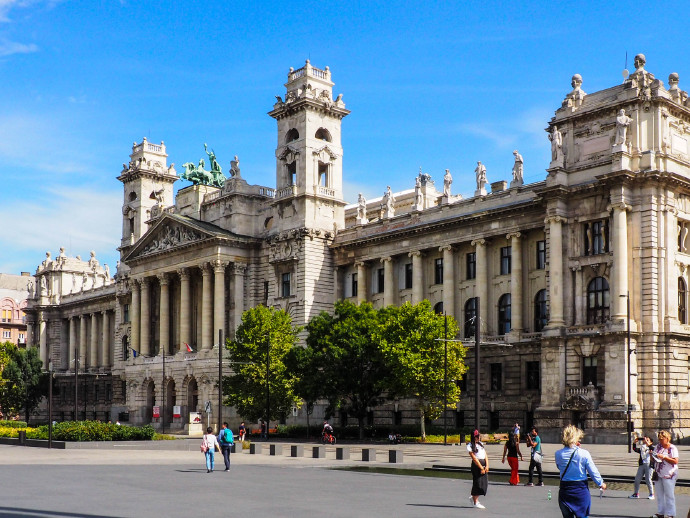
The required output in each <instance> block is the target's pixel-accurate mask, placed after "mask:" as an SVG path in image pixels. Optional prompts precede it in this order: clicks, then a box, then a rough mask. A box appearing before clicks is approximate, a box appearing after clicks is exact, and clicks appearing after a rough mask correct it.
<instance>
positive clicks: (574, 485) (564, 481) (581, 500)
mask: <svg viewBox="0 0 690 518" xmlns="http://www.w3.org/2000/svg"><path fill="white" fill-rule="evenodd" d="M584 435H585V434H584V432H583V431H582V430H580V429H579V428H577V427H576V426H573V425H568V426H566V427H565V429H564V430H563V440H562V442H563V446H564V448H562V449H560V450H558V451H557V452H556V455H555V457H556V467H557V468H558V471H559V472H560V475H561V484H560V488H559V490H558V506H559V507H560V508H561V514H562V515H563V518H587V517H588V516H589V508H590V506H591V504H592V497H591V495H590V494H589V486H588V484H587V475H589V476H590V477H592V480H594V482H595V483H596V485H597V486H599V488H600V489H602V490H604V489H606V484H605V483H604V480H603V479H602V478H601V475H600V474H599V470H598V469H597V467H596V466H595V465H594V461H593V460H592V456H591V455H590V453H589V452H588V451H587V450H584V449H582V448H580V441H581V440H582V437H583V436H584Z"/></svg>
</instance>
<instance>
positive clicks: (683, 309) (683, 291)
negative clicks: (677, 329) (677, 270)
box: [678, 277, 688, 324]
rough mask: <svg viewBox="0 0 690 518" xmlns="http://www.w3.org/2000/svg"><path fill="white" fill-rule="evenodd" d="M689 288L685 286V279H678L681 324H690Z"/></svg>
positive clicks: (679, 318)
mask: <svg viewBox="0 0 690 518" xmlns="http://www.w3.org/2000/svg"><path fill="white" fill-rule="evenodd" d="M687 296H688V287H687V286H686V284H685V279H683V278H682V277H678V320H679V321H680V323H681V324H687V323H688V311H687V302H686V301H687V300H688V297H687Z"/></svg>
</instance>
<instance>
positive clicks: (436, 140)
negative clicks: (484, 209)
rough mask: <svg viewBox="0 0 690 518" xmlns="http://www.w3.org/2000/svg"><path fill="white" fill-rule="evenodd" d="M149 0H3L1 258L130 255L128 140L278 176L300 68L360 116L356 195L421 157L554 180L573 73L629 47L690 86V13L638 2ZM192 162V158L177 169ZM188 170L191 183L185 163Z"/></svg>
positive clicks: (355, 129) (615, 75)
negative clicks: (555, 137) (552, 128)
mask: <svg viewBox="0 0 690 518" xmlns="http://www.w3.org/2000/svg"><path fill="white" fill-rule="evenodd" d="M543 5H547V3H546V2H513V3H505V4H492V3H486V4H481V5H480V4H479V3H476V5H475V3H470V2H462V3H461V2H429V1H427V2H395V1H388V2H342V3H339V2H320V3H319V2H312V3H285V2H227V1H209V0H207V1H204V2H181V1H167V2H150V1H145V0H139V1H130V0H121V1H116V0H112V1H108V0H99V1H96V0H83V1H76V0H75V1H70V0H63V1H59V0H0V71H1V72H2V77H3V81H1V82H0V164H2V167H1V169H0V187H1V190H2V194H3V196H2V202H0V220H1V221H2V222H3V226H2V228H3V231H2V232H0V272H3V273H19V272H20V271H31V272H34V271H35V269H36V266H37V265H38V263H40V261H41V260H43V258H44V254H45V252H46V251H51V252H52V253H53V255H55V254H57V252H58V250H59V247H60V246H65V247H66V248H67V253H68V255H71V256H74V255H81V256H82V257H88V252H89V251H90V250H95V251H96V253H97V257H98V259H99V260H100V261H101V263H104V262H105V263H108V264H109V265H111V267H113V266H114V265H115V262H116V261H117V258H118V253H117V251H116V250H115V248H116V246H117V245H118V242H119V239H120V231H121V212H120V206H121V203H122V196H123V193H122V185H121V184H120V183H119V182H118V181H117V180H116V179H115V178H116V177H117V176H118V174H119V172H120V170H121V168H122V163H123V162H126V161H128V155H129V153H130V152H131V145H132V142H134V141H137V142H139V141H141V139H142V137H144V136H146V137H147V138H149V140H151V141H154V142H160V141H161V140H163V141H165V144H166V146H167V149H168V154H169V158H168V162H169V163H170V162H174V163H175V164H182V163H183V162H186V161H198V160H199V158H202V157H204V156H205V155H204V151H203V143H204V142H207V143H208V144H209V146H210V147H212V148H214V149H215V151H216V154H217V155H218V158H219V160H220V163H221V165H222V166H223V168H224V170H225V171H227V170H229V163H230V160H231V158H232V157H233V156H234V155H238V156H239V157H240V161H241V167H242V176H243V177H245V178H246V179H247V181H249V182H250V183H255V184H262V185H268V186H274V185H275V157H274V150H275V146H276V132H275V128H276V127H275V121H274V120H273V119H271V118H270V117H269V116H268V115H266V113H267V112H268V111H270V110H271V108H272V105H273V103H274V101H275V98H274V95H284V87H283V84H284V83H285V80H286V77H287V72H288V69H289V67H291V66H292V67H295V68H299V67H301V66H302V65H303V64H304V60H305V59H306V58H310V59H311V63H312V64H313V65H314V66H316V67H319V68H323V67H325V66H326V65H328V66H329V67H330V69H331V72H332V78H333V81H334V82H335V83H336V86H335V87H334V94H336V95H337V94H338V93H343V95H344V97H343V100H344V101H345V102H346V104H347V108H348V109H350V110H351V111H352V113H351V115H350V116H348V117H347V118H346V119H345V120H344V121H343V147H344V152H345V155H344V182H345V194H346V199H347V201H350V202H352V201H355V199H356V195H357V192H360V191H361V192H363V193H364V194H365V196H366V197H367V198H371V197H374V196H380V195H381V194H382V192H383V190H384V189H385V187H386V185H391V187H392V188H393V190H394V191H396V190H403V189H407V188H411V187H412V186H413V185H414V177H415V176H416V175H417V173H418V171H419V168H420V167H421V168H422V170H423V171H424V172H426V173H429V174H431V175H432V177H433V178H434V179H435V180H436V183H437V186H439V187H440V186H441V185H442V177H443V171H444V170H445V169H446V168H448V169H450V171H451V173H452V174H453V178H454V183H453V192H454V193H463V194H471V193H472V191H473V190H474V187H475V185H474V173H473V171H474V167H475V165H476V161H477V160H481V161H482V162H483V163H484V164H485V165H486V167H487V176H488V179H489V181H497V180H501V179H510V170H511V167H512V164H513V156H512V151H513V149H518V150H519V151H520V153H521V154H522V155H523V157H524V160H525V181H526V182H535V181H540V180H543V179H544V177H545V171H544V169H545V168H546V167H547V166H548V160H549V154H550V151H549V149H550V147H549V142H548V139H547V137H546V133H545V132H544V128H545V127H546V126H547V123H548V120H549V119H550V117H551V116H552V115H553V112H554V110H555V109H557V108H558V107H559V106H560V103H561V101H562V100H563V98H564V96H565V94H566V93H568V92H569V91H570V90H571V88H570V78H571V76H572V75H573V74H574V73H580V74H581V75H582V76H583V79H584V84H583V90H584V91H585V92H594V91H597V90H600V89H603V88H608V87H610V86H613V85H615V84H617V83H619V82H620V81H621V80H622V76H621V71H622V70H623V68H624V66H625V55H626V51H627V53H628V68H629V69H632V68H633V67H632V59H633V56H634V55H635V54H636V53H638V52H643V53H645V55H646V56H647V70H649V71H650V72H652V73H654V74H655V75H656V77H657V78H659V79H662V80H663V81H664V82H666V81H667V78H668V74H669V73H671V72H677V73H679V74H680V87H681V88H684V89H690V61H688V55H690V52H689V51H690V48H689V47H690V43H688V41H689V40H688V38H687V31H688V25H687V17H686V16H685V15H684V13H682V12H681V11H682V9H681V8H680V6H679V7H678V9H681V11H678V10H677V9H676V12H671V11H670V10H666V9H664V10H663V12H661V11H662V10H661V9H657V8H655V6H654V4H653V3H652V4H650V3H648V2H647V3H641V2H640V3H635V2H625V3H623V2H586V1H582V2H577V3H573V2H568V3H564V4H563V5H562V6H561V4H559V3H557V2H549V3H548V7H544V6H543ZM180 171H181V168H180V167H179V166H178V172H180ZM176 185H177V188H179V187H181V186H184V185H186V182H184V181H179V182H177V184H176Z"/></svg>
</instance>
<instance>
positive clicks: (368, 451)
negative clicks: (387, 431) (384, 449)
mask: <svg viewBox="0 0 690 518" xmlns="http://www.w3.org/2000/svg"><path fill="white" fill-rule="evenodd" d="M362 460H363V461H364V462H373V461H375V460H376V448H362Z"/></svg>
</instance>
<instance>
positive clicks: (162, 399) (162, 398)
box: [161, 344, 166, 433]
mask: <svg viewBox="0 0 690 518" xmlns="http://www.w3.org/2000/svg"><path fill="white" fill-rule="evenodd" d="M165 348H166V344H161V350H162V352H163V386H162V387H161V389H162V390H161V391H162V393H163V396H162V397H161V408H162V410H163V413H162V414H161V416H162V417H161V433H165Z"/></svg>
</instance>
